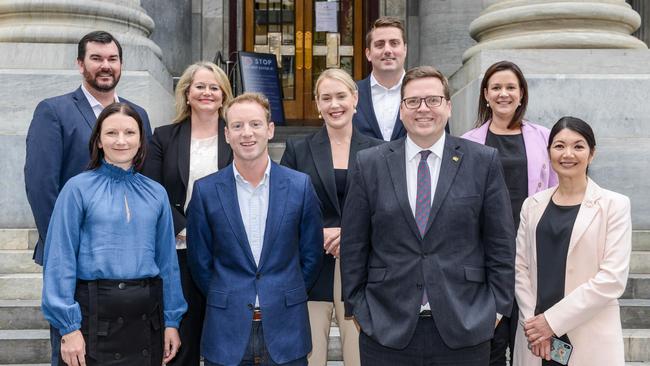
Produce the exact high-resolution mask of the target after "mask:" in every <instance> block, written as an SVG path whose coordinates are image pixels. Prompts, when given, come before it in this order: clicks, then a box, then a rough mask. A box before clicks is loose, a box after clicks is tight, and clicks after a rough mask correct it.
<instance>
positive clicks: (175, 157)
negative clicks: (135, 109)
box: [142, 117, 232, 234]
mask: <svg viewBox="0 0 650 366" xmlns="http://www.w3.org/2000/svg"><path fill="white" fill-rule="evenodd" d="M225 126H226V123H225V121H224V120H222V119H221V118H220V119H219V138H218V144H219V147H218V149H219V162H218V167H219V169H223V168H224V167H226V166H227V165H228V164H230V163H231V162H232V149H230V145H228V143H227V142H226V137H225V135H224V131H223V130H224V128H225ZM191 143H192V123H191V122H190V118H189V117H188V118H187V119H186V120H184V121H182V122H179V123H172V124H169V125H165V126H161V127H158V128H156V130H155V131H154V133H153V137H152V139H151V142H149V146H148V150H147V156H146V158H145V162H144V166H143V168H142V174H144V175H146V176H147V177H149V178H151V179H153V180H155V181H157V182H158V183H160V184H162V186H163V187H165V190H166V191H167V195H168V196H169V203H170V204H171V206H172V217H173V219H174V233H175V234H178V233H179V232H181V230H183V229H184V228H185V226H186V224H185V210H184V207H185V197H186V195H187V188H188V187H187V183H188V180H189V176H190V145H191Z"/></svg>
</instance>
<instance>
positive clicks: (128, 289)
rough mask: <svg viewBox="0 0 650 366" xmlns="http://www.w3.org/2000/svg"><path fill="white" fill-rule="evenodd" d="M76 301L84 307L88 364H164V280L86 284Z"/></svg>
mask: <svg viewBox="0 0 650 366" xmlns="http://www.w3.org/2000/svg"><path fill="white" fill-rule="evenodd" d="M75 300H76V301H77V302H78V303H79V305H80V307H81V316H82V320H81V333H82V334H83V336H84V340H85V342H86V364H87V365H88V366H108V365H119V366H160V365H161V364H162V357H163V335H164V319H163V312H162V309H163V300H162V280H161V279H160V278H151V279H141V280H97V281H81V280H80V281H78V282H77V288H76V291H75ZM60 361H61V362H60V364H61V365H64V363H63V361H62V360H60Z"/></svg>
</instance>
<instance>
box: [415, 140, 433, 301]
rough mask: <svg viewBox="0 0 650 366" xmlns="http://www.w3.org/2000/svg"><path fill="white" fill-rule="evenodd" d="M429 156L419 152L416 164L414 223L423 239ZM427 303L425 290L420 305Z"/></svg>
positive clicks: (428, 205) (428, 200)
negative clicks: (418, 159)
mask: <svg viewBox="0 0 650 366" xmlns="http://www.w3.org/2000/svg"><path fill="white" fill-rule="evenodd" d="M429 154H431V151H429V150H422V151H420V163H419V164H418V189H417V195H416V199H415V222H416V223H417V225H418V229H419V230H420V235H421V236H422V237H423V238H424V231H425V230H426V229H427V222H428V221H429V212H431V173H429V164H427V158H428V157H429ZM428 302H429V298H428V296H427V289H426V288H425V289H424V291H423V292H422V305H424V304H426V303H428Z"/></svg>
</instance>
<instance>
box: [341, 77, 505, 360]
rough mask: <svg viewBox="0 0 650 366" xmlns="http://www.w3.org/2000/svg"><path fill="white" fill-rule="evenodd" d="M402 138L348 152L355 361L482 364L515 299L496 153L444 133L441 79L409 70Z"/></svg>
mask: <svg viewBox="0 0 650 366" xmlns="http://www.w3.org/2000/svg"><path fill="white" fill-rule="evenodd" d="M401 94H402V102H401V106H400V116H401V119H402V121H403V123H404V128H405V129H406V131H407V134H406V138H404V139H399V140H396V141H391V142H389V143H386V144H383V145H380V146H376V147H373V148H370V149H366V150H363V151H361V152H359V153H358V154H357V160H356V164H355V167H356V168H355V170H354V172H353V174H352V177H351V181H350V184H349V190H348V193H347V200H346V203H345V210H343V219H342V223H341V279H342V285H343V295H344V299H345V301H346V305H347V307H346V316H354V318H355V319H356V321H357V322H358V323H359V325H360V328H361V335H360V337H359V349H360V354H361V364H362V365H368V366H369V365H372V366H383V365H386V366H392V365H448V366H452V365H453V366H461V365H462V366H486V365H488V362H489V358H490V339H491V338H492V336H493V334H494V328H495V326H496V324H498V319H499V318H500V316H499V313H500V314H509V312H510V310H511V307H512V302H513V298H514V259H515V255H514V254H515V233H514V224H513V221H512V211H511V208H510V199H509V197H508V190H507V188H506V185H505V181H504V178H503V172H502V169H501V165H500V161H499V159H498V157H497V153H496V150H495V149H492V148H489V147H486V146H483V145H479V144H475V143H471V142H469V141H466V140H463V139H460V138H456V137H453V136H450V135H448V134H446V133H445V130H444V128H445V125H446V123H447V120H448V119H449V117H450V116H451V102H450V100H449V98H450V96H449V86H448V83H447V79H446V78H445V77H444V76H443V75H442V74H441V73H440V72H439V71H438V70H436V69H435V68H433V67H430V66H422V67H416V68H414V69H411V70H409V71H408V72H407V73H406V74H405V76H404V79H403V84H402V88H401Z"/></svg>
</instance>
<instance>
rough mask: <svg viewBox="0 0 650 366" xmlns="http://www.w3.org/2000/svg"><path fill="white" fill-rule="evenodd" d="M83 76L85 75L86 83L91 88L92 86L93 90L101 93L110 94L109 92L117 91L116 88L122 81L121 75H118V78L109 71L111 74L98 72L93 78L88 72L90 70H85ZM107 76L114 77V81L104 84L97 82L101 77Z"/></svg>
mask: <svg viewBox="0 0 650 366" xmlns="http://www.w3.org/2000/svg"><path fill="white" fill-rule="evenodd" d="M83 75H84V79H85V80H86V82H87V83H88V84H89V85H90V86H92V87H93V89H95V90H98V91H101V92H109V91H111V90H113V89H115V87H116V86H117V83H118V82H119V81H120V75H119V74H118V76H117V78H116V77H115V73H113V72H112V71H109V72H105V71H99V72H97V74H95V75H94V76H93V75H92V74H91V73H90V72H88V70H84V73H83ZM106 76H110V77H112V78H113V81H112V82H109V83H104V84H100V83H99V82H98V81H97V79H98V78H99V77H106Z"/></svg>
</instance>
